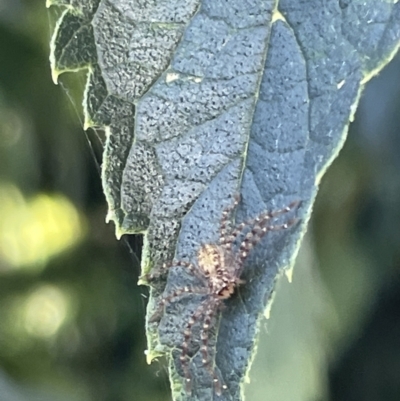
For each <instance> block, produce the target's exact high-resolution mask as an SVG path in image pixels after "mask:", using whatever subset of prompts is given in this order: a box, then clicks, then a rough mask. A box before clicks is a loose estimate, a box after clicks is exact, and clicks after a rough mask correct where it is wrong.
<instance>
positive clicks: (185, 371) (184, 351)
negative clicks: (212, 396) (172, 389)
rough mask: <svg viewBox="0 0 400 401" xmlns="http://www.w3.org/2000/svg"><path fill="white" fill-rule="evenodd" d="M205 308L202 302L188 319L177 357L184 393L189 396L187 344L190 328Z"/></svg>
mask: <svg viewBox="0 0 400 401" xmlns="http://www.w3.org/2000/svg"><path fill="white" fill-rule="evenodd" d="M206 306H207V303H206V302H202V303H201V304H200V306H199V307H198V308H197V309H196V310H195V311H194V313H193V315H192V316H191V317H190V319H189V322H188V323H187V325H186V328H185V331H184V332H183V334H184V339H183V344H182V351H181V355H180V357H179V360H180V362H181V365H182V370H183V374H184V377H185V388H186V392H187V393H188V394H189V395H190V394H191V393H192V378H191V374H190V370H189V361H188V350H189V342H190V336H191V335H192V328H193V325H194V324H195V323H196V321H197V320H198V319H199V318H200V317H201V315H202V314H203V313H204V309H205V307H206Z"/></svg>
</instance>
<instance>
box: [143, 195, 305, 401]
mask: <svg viewBox="0 0 400 401" xmlns="http://www.w3.org/2000/svg"><path fill="white" fill-rule="evenodd" d="M238 203H239V196H236V197H235V201H234V203H233V204H232V205H230V206H228V207H227V208H226V209H224V211H223V213H222V218H221V222H220V229H219V230H220V238H219V242H218V243H216V244H205V245H202V246H201V247H200V249H199V251H198V254H197V264H192V263H189V262H186V261H182V260H178V261H173V262H171V263H169V264H164V265H163V268H162V269H161V270H159V271H156V272H154V273H150V274H149V275H147V277H146V278H147V280H148V281H151V280H154V279H155V278H158V277H159V276H160V275H161V274H162V273H161V272H162V271H165V269H167V268H168V267H170V266H182V267H185V268H187V269H188V270H189V271H190V273H192V274H193V275H194V276H195V277H197V278H198V279H199V280H200V282H201V283H202V286H197V287H189V286H185V287H182V288H177V289H175V290H174V291H172V292H170V293H167V294H165V295H163V296H162V298H161V301H160V302H159V305H158V308H157V310H156V312H155V313H154V315H153V316H152V317H151V318H150V320H149V322H150V323H151V322H154V321H157V320H159V318H160V317H161V316H162V314H163V313H164V307H165V306H166V305H168V304H170V303H172V302H173V301H175V299H177V298H179V297H181V296H184V295H190V294H200V295H205V296H206V297H205V299H204V300H203V301H202V303H201V304H200V305H199V306H198V307H197V309H196V310H195V311H194V312H193V314H192V315H191V317H190V318H189V321H188V323H187V325H186V327H185V329H184V341H183V344H182V349H181V354H180V361H181V365H182V369H183V373H184V376H185V377H184V380H185V384H186V391H187V392H188V393H189V394H190V393H191V389H192V378H191V374H190V371H189V360H188V359H189V355H188V350H189V345H190V342H191V337H192V328H193V326H194V324H195V323H196V322H197V321H199V319H201V317H202V316H203V319H202V327H201V329H200V340H201V345H200V352H201V355H202V363H203V364H204V365H208V366H207V368H208V369H209V371H210V375H211V377H212V378H213V381H214V388H215V392H216V393H217V394H218V395H220V394H221V393H222V390H225V389H227V386H226V385H225V384H221V382H220V380H219V378H218V376H217V375H216V373H215V370H214V368H213V365H214V361H211V360H210V358H209V351H208V348H209V347H208V339H209V331H210V327H211V322H212V321H213V319H214V318H215V316H216V315H217V313H218V312H219V311H220V310H221V307H222V306H223V303H224V300H226V299H228V298H230V297H231V296H232V294H233V293H234V292H235V289H236V287H237V286H239V285H240V284H243V283H244V282H245V281H244V280H242V279H241V278H240V277H241V274H242V272H243V267H244V262H245V260H246V258H247V256H248V255H249V253H250V251H251V250H252V249H253V248H254V246H255V245H256V244H257V243H258V242H259V241H260V240H261V239H262V238H263V236H264V235H265V234H266V233H267V232H269V231H278V230H283V229H287V228H289V227H291V226H292V225H293V224H295V223H296V222H297V219H291V220H289V221H288V222H287V223H284V224H280V225H269V222H270V220H271V219H273V218H274V217H276V216H278V215H281V214H284V213H287V212H289V211H291V210H293V209H294V208H295V207H297V206H298V205H299V202H297V201H296V202H293V203H291V204H290V205H289V206H287V207H285V208H283V209H279V210H276V211H273V212H263V213H261V214H260V215H259V216H257V217H255V218H253V219H249V220H246V221H244V222H242V223H240V224H239V225H237V226H236V227H235V228H232V227H231V221H230V215H231V213H232V212H233V210H234V209H235V208H236V206H237V205H238ZM248 228H250V231H248V232H247V234H246V235H245V237H244V238H243V239H242V241H241V242H240V245H239V246H238V247H236V246H235V243H236V240H237V238H238V237H239V235H241V234H242V233H243V232H244V231H245V230H246V229H248ZM234 247H235V248H238V249H237V251H235V250H234V249H233V248H234ZM211 362H213V363H211Z"/></svg>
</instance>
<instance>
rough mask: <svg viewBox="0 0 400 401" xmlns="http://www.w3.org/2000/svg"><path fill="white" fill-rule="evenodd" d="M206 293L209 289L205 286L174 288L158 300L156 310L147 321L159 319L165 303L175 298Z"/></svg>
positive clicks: (151, 321)
mask: <svg viewBox="0 0 400 401" xmlns="http://www.w3.org/2000/svg"><path fill="white" fill-rule="evenodd" d="M208 293H209V291H208V290H207V289H206V288H198V287H183V288H178V289H176V290H175V291H173V292H171V293H170V294H169V295H167V296H164V297H162V299H161V300H160V302H159V304H158V306H157V308H156V311H155V312H154V314H153V315H152V316H151V317H150V318H149V323H153V322H156V321H157V320H159V319H160V318H161V316H162V315H163V313H164V308H165V305H167V304H170V303H171V302H173V301H174V300H175V299H176V298H179V297H181V296H184V295H191V294H199V295H204V294H208Z"/></svg>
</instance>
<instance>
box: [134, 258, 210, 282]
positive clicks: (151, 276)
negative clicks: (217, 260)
mask: <svg viewBox="0 0 400 401" xmlns="http://www.w3.org/2000/svg"><path fill="white" fill-rule="evenodd" d="M172 266H182V267H186V268H187V269H188V270H189V271H190V273H192V274H193V275H195V276H196V277H197V278H199V279H200V280H202V281H204V279H205V277H204V275H203V274H202V273H201V270H199V269H198V268H196V266H195V265H194V264H193V263H190V262H186V261H184V260H172V261H171V262H168V263H163V264H162V266H161V267H159V268H155V269H154V271H152V272H150V273H148V274H145V275H144V276H142V277H141V279H144V280H146V281H147V282H149V283H151V282H152V281H155V280H157V279H159V278H160V277H162V276H163V275H164V274H165V273H166V272H167V271H168V269H169V268H170V267H172Z"/></svg>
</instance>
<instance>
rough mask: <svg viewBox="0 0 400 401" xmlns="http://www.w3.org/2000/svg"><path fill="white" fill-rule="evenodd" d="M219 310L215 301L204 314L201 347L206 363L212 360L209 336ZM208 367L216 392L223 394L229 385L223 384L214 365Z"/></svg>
mask: <svg viewBox="0 0 400 401" xmlns="http://www.w3.org/2000/svg"><path fill="white" fill-rule="evenodd" d="M217 311H218V302H214V303H212V304H211V305H209V306H208V308H207V310H206V312H205V314H204V321H203V330H202V332H201V347H200V350H201V355H202V360H201V361H202V363H203V364H204V365H205V364H207V363H208V362H210V360H209V354H208V337H209V332H210V327H211V320H212V318H213V316H214V314H215V313H216V312H217ZM208 369H209V372H210V375H211V377H212V378H213V383H214V388H215V393H216V394H217V395H221V393H222V389H224V390H226V389H227V386H226V385H225V384H222V385H221V381H220V379H219V378H218V376H217V375H216V373H215V370H214V367H213V366H209V367H208Z"/></svg>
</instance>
